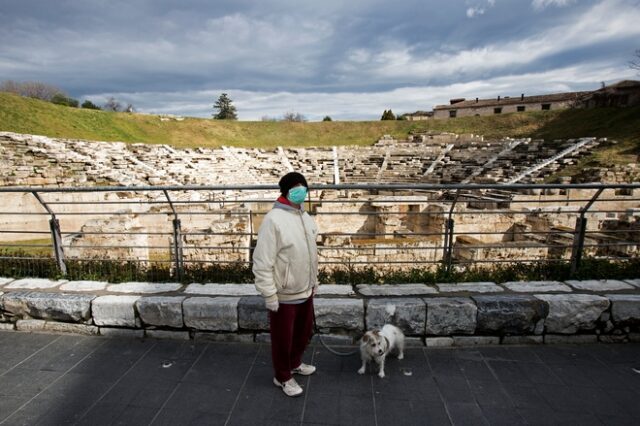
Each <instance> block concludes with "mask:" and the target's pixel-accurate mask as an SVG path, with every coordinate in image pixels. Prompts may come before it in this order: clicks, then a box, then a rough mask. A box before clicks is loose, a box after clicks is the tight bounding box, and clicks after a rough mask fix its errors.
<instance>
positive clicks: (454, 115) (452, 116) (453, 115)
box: [449, 109, 458, 118]
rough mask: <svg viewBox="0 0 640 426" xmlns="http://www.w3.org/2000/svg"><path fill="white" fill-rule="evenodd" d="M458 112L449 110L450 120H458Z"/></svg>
mask: <svg viewBox="0 0 640 426" xmlns="http://www.w3.org/2000/svg"><path fill="white" fill-rule="evenodd" d="M457 112H458V111H456V110H455V109H451V110H449V118H456V113H457Z"/></svg>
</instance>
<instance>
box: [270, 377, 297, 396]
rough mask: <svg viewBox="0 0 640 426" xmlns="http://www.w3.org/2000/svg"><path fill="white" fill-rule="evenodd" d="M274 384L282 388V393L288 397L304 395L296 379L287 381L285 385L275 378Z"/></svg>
mask: <svg viewBox="0 0 640 426" xmlns="http://www.w3.org/2000/svg"><path fill="white" fill-rule="evenodd" d="M273 384H274V385H276V386H278V387H280V388H282V392H284V394H285V395H287V396H300V395H302V388H301V387H300V385H299V384H298V383H297V382H296V380H295V379H294V378H291V379H289V380H287V381H286V382H284V383H280V382H279V381H278V380H277V379H276V378H275V377H274V378H273Z"/></svg>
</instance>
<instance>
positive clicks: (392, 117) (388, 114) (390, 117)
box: [380, 109, 396, 120]
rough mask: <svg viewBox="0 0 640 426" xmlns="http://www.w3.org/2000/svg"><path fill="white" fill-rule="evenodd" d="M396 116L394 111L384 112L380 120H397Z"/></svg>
mask: <svg viewBox="0 0 640 426" xmlns="http://www.w3.org/2000/svg"><path fill="white" fill-rule="evenodd" d="M395 119H396V116H395V115H393V111H391V110H388V111H387V110H386V109H385V110H384V112H383V113H382V117H381V118H380V120H395Z"/></svg>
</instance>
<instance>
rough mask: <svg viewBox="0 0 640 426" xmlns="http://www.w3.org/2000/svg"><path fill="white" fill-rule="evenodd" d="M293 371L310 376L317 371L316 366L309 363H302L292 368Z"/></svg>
mask: <svg viewBox="0 0 640 426" xmlns="http://www.w3.org/2000/svg"><path fill="white" fill-rule="evenodd" d="M291 372H292V373H294V374H300V375H302V376H310V375H312V374H313V373H315V372H316V367H314V366H313V365H307V364H305V363H302V364H300V365H299V366H297V367H296V368H294V369H293V370H291Z"/></svg>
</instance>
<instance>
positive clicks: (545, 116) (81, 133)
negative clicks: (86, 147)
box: [0, 93, 640, 167]
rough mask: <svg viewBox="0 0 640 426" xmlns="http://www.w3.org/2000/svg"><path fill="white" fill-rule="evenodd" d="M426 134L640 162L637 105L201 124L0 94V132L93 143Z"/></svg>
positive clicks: (277, 141) (269, 142)
mask: <svg viewBox="0 0 640 426" xmlns="http://www.w3.org/2000/svg"><path fill="white" fill-rule="evenodd" d="M427 130H432V131H446V132H454V133H474V134H480V135H485V136H486V137H487V138H500V137H503V136H509V137H533V138H544V139H567V138H577V137H585V136H596V137H605V136H606V137H609V138H611V139H616V140H618V141H619V142H620V143H619V144H618V145H615V146H613V147H606V148H602V149H600V150H598V151H596V152H595V153H594V154H593V155H591V156H589V157H586V158H585V159H584V160H583V163H582V164H581V165H580V166H581V167H582V166H584V165H598V164H627V163H631V162H636V159H637V156H638V155H639V154H640V107H634V108H602V109H594V110H564V111H538V112H527V113H519V114H504V115H495V116H486V117H460V118H456V119H451V120H428V121H332V122H310V123H288V122H262V121H255V122H252V121H219V120H212V119H202V118H186V119H185V120H184V121H175V120H172V121H160V118H159V117H158V116H155V115H143V114H127V113H115V112H104V111H95V110H85V109H78V108H69V107H65V106H60V105H54V104H51V103H49V102H43V101H39V100H35V99H29V98H23V97H19V96H16V95H12V94H9V93H0V131H10V132H17V133H27V134H37V135H44V136H50V137H62V138H77V139H87V140H96V141H122V142H128V143H138V142H142V143H150V144H168V145H172V146H174V147H179V148H186V147H219V146H221V145H228V146H241V147H259V148H273V147H276V146H290V147H295V146H332V145H370V144H372V143H373V142H375V141H376V140H377V139H378V138H379V137H380V136H382V135H384V134H390V135H392V136H394V137H396V138H405V137H406V136H407V134H408V133H409V132H412V131H427Z"/></svg>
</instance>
